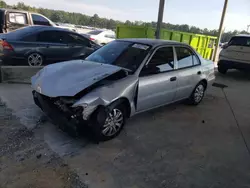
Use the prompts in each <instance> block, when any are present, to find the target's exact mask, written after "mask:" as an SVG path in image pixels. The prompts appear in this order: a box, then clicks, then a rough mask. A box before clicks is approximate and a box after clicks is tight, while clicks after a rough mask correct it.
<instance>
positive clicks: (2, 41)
mask: <svg viewBox="0 0 250 188" xmlns="http://www.w3.org/2000/svg"><path fill="white" fill-rule="evenodd" d="M0 45H1V46H2V47H3V49H5V50H14V49H13V47H12V46H11V45H10V44H9V43H8V42H7V41H5V40H1V41H0Z"/></svg>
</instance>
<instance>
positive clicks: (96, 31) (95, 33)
mask: <svg viewBox="0 0 250 188" xmlns="http://www.w3.org/2000/svg"><path fill="white" fill-rule="evenodd" d="M101 32H102V31H99V30H94V31H90V32H88V34H89V35H99V34H100V33H101Z"/></svg>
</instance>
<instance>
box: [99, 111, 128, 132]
mask: <svg viewBox="0 0 250 188" xmlns="http://www.w3.org/2000/svg"><path fill="white" fill-rule="evenodd" d="M123 123H124V116H123V113H122V111H121V110H119V109H117V108H114V109H113V110H112V111H111V112H110V113H109V114H108V116H107V118H106V120H105V123H104V125H103V130H102V134H103V135H105V136H113V135H115V134H116V133H117V132H119V131H120V129H121V128H122V125H123Z"/></svg>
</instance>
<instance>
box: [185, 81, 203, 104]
mask: <svg viewBox="0 0 250 188" xmlns="http://www.w3.org/2000/svg"><path fill="white" fill-rule="evenodd" d="M205 91H206V84H205V83H204V82H199V83H198V84H197V85H196V86H195V88H194V91H193V92H192V94H191V96H190V97H189V99H188V103H189V104H191V105H198V104H200V102H201V101H202V99H203V98H204V95H205Z"/></svg>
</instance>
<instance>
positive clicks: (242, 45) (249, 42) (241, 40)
mask: <svg viewBox="0 0 250 188" xmlns="http://www.w3.org/2000/svg"><path fill="white" fill-rule="evenodd" d="M223 53H224V55H225V56H226V57H227V58H230V59H232V60H235V61H243V62H246V63H250V37H244V36H236V37H233V38H232V39H231V40H230V42H229V43H228V47H227V48H226V49H224V52H223Z"/></svg>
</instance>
